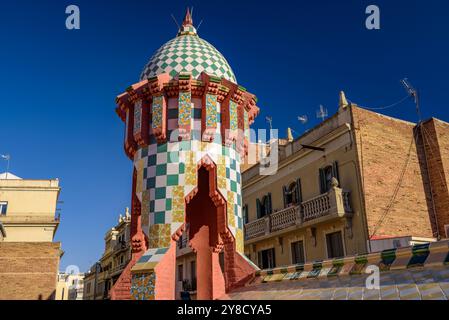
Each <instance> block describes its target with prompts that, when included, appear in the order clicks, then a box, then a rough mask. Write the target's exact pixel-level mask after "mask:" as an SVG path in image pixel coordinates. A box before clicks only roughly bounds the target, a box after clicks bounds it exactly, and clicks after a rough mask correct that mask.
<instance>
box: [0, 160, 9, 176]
mask: <svg viewBox="0 0 449 320" xmlns="http://www.w3.org/2000/svg"><path fill="white" fill-rule="evenodd" d="M0 156H1V157H2V159H3V160H5V161H6V176H5V179H8V172H9V160H11V156H10V155H9V154H1V155H0Z"/></svg>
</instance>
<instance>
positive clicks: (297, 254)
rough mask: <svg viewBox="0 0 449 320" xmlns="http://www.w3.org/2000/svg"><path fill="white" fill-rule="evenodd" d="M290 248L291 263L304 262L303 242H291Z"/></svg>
mask: <svg viewBox="0 0 449 320" xmlns="http://www.w3.org/2000/svg"><path fill="white" fill-rule="evenodd" d="M291 249H292V263H293V264H298V263H304V262H305V257H304V242H303V241H296V242H292V244H291Z"/></svg>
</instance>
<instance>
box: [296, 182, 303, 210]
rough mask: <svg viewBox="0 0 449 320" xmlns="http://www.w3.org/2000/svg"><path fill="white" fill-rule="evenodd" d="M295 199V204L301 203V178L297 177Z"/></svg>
mask: <svg viewBox="0 0 449 320" xmlns="http://www.w3.org/2000/svg"><path fill="white" fill-rule="evenodd" d="M295 192H296V201H298V203H297V204H301V203H302V189H301V179H300V178H298V179H296V190H295Z"/></svg>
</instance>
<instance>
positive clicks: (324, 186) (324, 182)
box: [320, 168, 326, 194]
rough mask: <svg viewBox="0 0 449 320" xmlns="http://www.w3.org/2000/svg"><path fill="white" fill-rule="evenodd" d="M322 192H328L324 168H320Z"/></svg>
mask: <svg viewBox="0 0 449 320" xmlns="http://www.w3.org/2000/svg"><path fill="white" fill-rule="evenodd" d="M320 193H321V194H323V193H326V175H325V173H324V169H323V168H320Z"/></svg>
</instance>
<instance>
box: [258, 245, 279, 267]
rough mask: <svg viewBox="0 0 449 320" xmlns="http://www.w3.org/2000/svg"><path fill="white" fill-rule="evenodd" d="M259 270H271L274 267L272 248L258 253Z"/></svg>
mask: <svg viewBox="0 0 449 320" xmlns="http://www.w3.org/2000/svg"><path fill="white" fill-rule="evenodd" d="M258 263H259V268H261V269H272V268H275V267H276V261H275V251H274V248H271V249H267V250H262V251H259V254H258Z"/></svg>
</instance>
